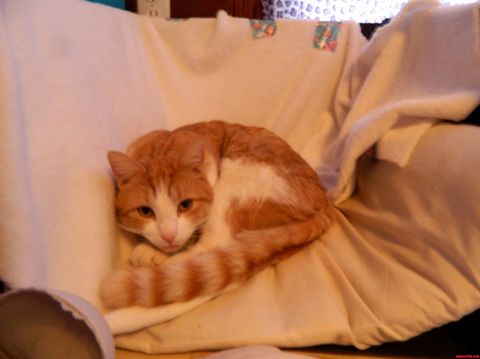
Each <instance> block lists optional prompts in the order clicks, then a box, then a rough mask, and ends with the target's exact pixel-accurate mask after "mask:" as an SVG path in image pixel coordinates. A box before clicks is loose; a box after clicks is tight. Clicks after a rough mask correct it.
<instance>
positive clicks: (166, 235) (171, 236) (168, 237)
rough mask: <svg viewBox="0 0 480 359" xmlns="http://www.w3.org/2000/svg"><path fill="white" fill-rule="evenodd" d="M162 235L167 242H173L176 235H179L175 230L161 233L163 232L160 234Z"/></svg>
mask: <svg viewBox="0 0 480 359" xmlns="http://www.w3.org/2000/svg"><path fill="white" fill-rule="evenodd" d="M160 237H162V239H163V240H164V241H165V242H168V243H173V241H174V240H175V237H177V234H176V233H173V232H169V233H161V234H160Z"/></svg>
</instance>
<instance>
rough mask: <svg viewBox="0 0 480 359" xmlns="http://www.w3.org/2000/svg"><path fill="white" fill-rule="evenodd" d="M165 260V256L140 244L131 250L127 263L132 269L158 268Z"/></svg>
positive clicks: (150, 247) (148, 246)
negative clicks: (128, 262)
mask: <svg viewBox="0 0 480 359" xmlns="http://www.w3.org/2000/svg"><path fill="white" fill-rule="evenodd" d="M167 258H168V256H167V255H165V254H164V253H162V252H160V251H159V250H158V249H157V248H155V247H153V246H152V245H150V244H148V243H140V244H138V245H137V246H136V247H135V248H134V249H133V251H132V254H131V255H130V259H129V261H130V265H131V266H133V267H158V266H159V265H160V264H162V263H163V262H165V260H166V259H167Z"/></svg>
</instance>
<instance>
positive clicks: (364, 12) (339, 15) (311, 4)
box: [262, 0, 478, 23]
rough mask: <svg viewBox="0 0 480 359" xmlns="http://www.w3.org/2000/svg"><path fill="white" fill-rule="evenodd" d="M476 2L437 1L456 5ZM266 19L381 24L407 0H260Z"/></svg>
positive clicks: (464, 0)
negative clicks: (348, 21)
mask: <svg viewBox="0 0 480 359" xmlns="http://www.w3.org/2000/svg"><path fill="white" fill-rule="evenodd" d="M476 1H478V0H440V2H441V3H444V4H451V5H458V4H466V3H474V2H476ZM262 3H263V9H264V17H265V18H267V19H276V18H289V19H318V20H323V21H344V20H354V21H356V22H360V23H380V22H382V21H383V20H385V19H388V18H391V17H393V16H395V15H396V14H397V13H398V12H399V11H400V9H401V7H402V6H403V5H405V4H406V3H407V0H302V1H300V0H262Z"/></svg>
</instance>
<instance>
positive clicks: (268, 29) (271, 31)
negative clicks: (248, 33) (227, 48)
mask: <svg viewBox="0 0 480 359" xmlns="http://www.w3.org/2000/svg"><path fill="white" fill-rule="evenodd" d="M250 26H251V27H252V35H253V38H254V39H261V38H263V37H272V36H273V35H275V33H276V32H277V24H276V23H275V21H274V20H250Z"/></svg>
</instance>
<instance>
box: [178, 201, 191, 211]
mask: <svg viewBox="0 0 480 359" xmlns="http://www.w3.org/2000/svg"><path fill="white" fill-rule="evenodd" d="M192 204H193V200H191V199H184V200H183V201H182V202H180V204H179V205H178V210H179V211H180V212H186V211H188V210H189V209H190V208H192Z"/></svg>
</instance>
